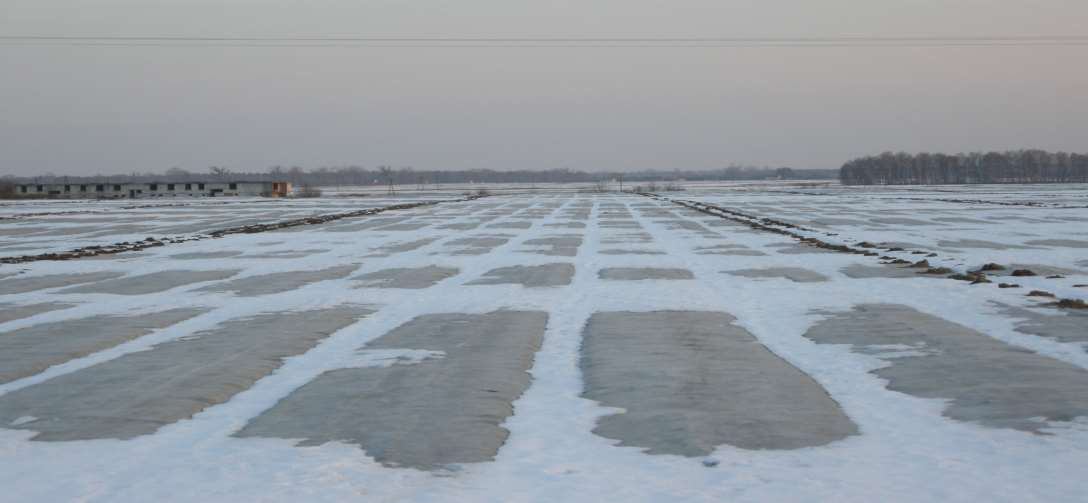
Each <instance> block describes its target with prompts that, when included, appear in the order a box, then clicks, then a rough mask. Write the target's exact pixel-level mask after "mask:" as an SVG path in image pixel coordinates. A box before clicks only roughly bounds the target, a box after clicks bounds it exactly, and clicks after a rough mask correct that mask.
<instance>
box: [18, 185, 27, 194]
mask: <svg viewBox="0 0 1088 503" xmlns="http://www.w3.org/2000/svg"><path fill="white" fill-rule="evenodd" d="M19 192H22V193H23V194H26V185H20V186H19Z"/></svg>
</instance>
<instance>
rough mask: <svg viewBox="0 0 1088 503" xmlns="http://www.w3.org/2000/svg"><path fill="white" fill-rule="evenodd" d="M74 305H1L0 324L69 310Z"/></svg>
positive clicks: (53, 303) (51, 303)
mask: <svg viewBox="0 0 1088 503" xmlns="http://www.w3.org/2000/svg"><path fill="white" fill-rule="evenodd" d="M74 305H75V304H64V303H61V302H44V303H41V304H30V305H26V306H21V305H17V304H7V303H0V323H7V322H9V321H12V320H19V319H23V318H29V317H31V316H35V315H38V314H42V313H48V312H49V311H56V310H59V309H65V308H69V307H72V306H74Z"/></svg>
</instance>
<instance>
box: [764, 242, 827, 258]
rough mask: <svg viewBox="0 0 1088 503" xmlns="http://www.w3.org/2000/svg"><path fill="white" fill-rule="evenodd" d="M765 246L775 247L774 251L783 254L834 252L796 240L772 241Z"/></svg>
mask: <svg viewBox="0 0 1088 503" xmlns="http://www.w3.org/2000/svg"><path fill="white" fill-rule="evenodd" d="M766 247H767V248H775V251H777V252H778V253H781V254H783V255H806V254H809V253H834V252H832V251H831V250H827V249H824V248H819V247H816V246H812V245H807V244H802V243H798V242H788V243H772V244H769V245H766Z"/></svg>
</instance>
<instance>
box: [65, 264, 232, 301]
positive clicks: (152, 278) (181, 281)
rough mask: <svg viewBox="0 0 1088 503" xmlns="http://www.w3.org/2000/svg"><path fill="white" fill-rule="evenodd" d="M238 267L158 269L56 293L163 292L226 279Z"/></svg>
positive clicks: (143, 293)
mask: <svg viewBox="0 0 1088 503" xmlns="http://www.w3.org/2000/svg"><path fill="white" fill-rule="evenodd" d="M238 271H239V270H238V269H226V270H219V271H159V272H153V273H149V274H141V275H138V276H127V277H124V278H117V279H111V280H106V281H102V282H98V283H91V284H89V285H80V286H76V287H72V288H66V289H64V290H60V291H58V292H56V293H65V294H67V293H110V294H115V295H145V294H149V293H156V292H163V291H166V290H169V289H171V288H176V287H179V286H183V285H190V284H193V283H202V282H205V281H216V280H221V279H227V278H229V277H231V276H234V275H235V274H238Z"/></svg>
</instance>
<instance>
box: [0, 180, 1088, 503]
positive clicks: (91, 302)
mask: <svg viewBox="0 0 1088 503" xmlns="http://www.w3.org/2000/svg"><path fill="white" fill-rule="evenodd" d="M1086 196H1088V192H1086V190H1085V189H1084V188H1083V187H1077V186H1017V187H996V186H984V187H969V188H951V187H947V188H929V189H921V188H918V187H914V188H894V189H888V188H842V187H835V186H832V187H809V188H805V187H800V186H792V185H789V184H736V185H733V186H712V185H689V186H688V190H687V191H684V192H674V193H662V194H660V195H659V196H658V197H646V196H639V195H633V194H619V193H609V194H589V193H582V194H578V193H569V192H568V193H548V192H547V191H541V192H539V193H527V194H504V195H497V196H494V197H486V198H482V199H477V200H471V201H457V202H445V203H441V204H435V205H429V206H422V207H417V208H411V209H400V210H391V211H386V212H382V213H380V214H375V215H370V216H360V217H352V218H342V219H338V220H333V221H330V222H327V223H322V224H315V225H299V226H294V227H289V228H284V229H274V230H269V231H266V232H254V233H237V234H230V235H226V236H223V237H221V238H207V237H205V235H206V234H207V233H209V232H211V231H214V230H217V229H223V228H237V227H241V226H245V225H252V224H263V223H274V222H279V221H286V220H292V219H298V218H305V217H313V216H319V215H332V214H339V213H344V212H349V211H356V210H360V209H364V208H380V207H386V206H390V205H393V204H403V203H410V202H418V201H424V200H429V199H455V198H459V197H461V196H460V194H454V193H445V194H443V193H437V192H436V193H434V194H431V195H428V196H422V197H416V196H403V197H397V198H385V197H382V196H375V197H365V198H322V199H312V200H281V201H275V200H246V199H233V200H198V201H186V200H177V201H164V202H161V203H158V202H156V203H158V204H156V203H150V202H149V203H144V202H143V201H137V202H135V203H133V202H124V203H122V202H110V203H94V202H57V201H51V202H48V201H47V202H33V203H21V204H16V203H10V202H9V203H5V204H4V205H0V218H3V219H0V258H5V257H16V256H33V255H37V254H41V253H57V252H63V251H66V250H71V249H74V248H80V247H87V246H104V245H110V244H114V243H118V242H124V241H137V240H143V239H146V238H148V237H151V238H155V239H165V238H168V237H187V238H192V239H193V240H191V241H186V242H167V243H166V244H164V245H162V246H156V247H152V248H146V249H142V250H140V251H136V252H127V253H118V254H111V255H101V256H96V257H91V258H84V259H78V260H65V261H49V260H30V261H27V262H24V263H19V264H5V265H0V466H2V467H3V469H0V487H4V490H3V491H0V500H3V501H12V502H16V501H18V502H23V501H77V500H78V501H132V502H146V501H224V502H226V501H231V502H233V501H344V500H361V501H442V502H445V501H503V502H505V501H542V502H543V501H547V502H551V501H708V502H710V501H715V502H717V501H814V500H822V501H830V500H835V501H865V502H869V501H935V500H937V501H969V502H972V503H977V502H978V501H1016V502H1022V501H1084V500H1085V494H1088V482H1086V481H1085V479H1084V477H1083V476H1082V474H1081V472H1082V471H1083V466H1084V465H1085V463H1086V462H1088V351H1086V346H1085V343H1088V310H1083V309H1065V308H1059V307H1057V306H1056V303H1057V302H1058V301H1059V300H1062V299H1066V301H1067V302H1070V303H1071V302H1074V301H1076V300H1077V299H1086V298H1088V286H1086V285H1088V272H1086V271H1088V197H1086ZM196 238H200V239H196ZM816 240H818V244H820V246H814V245H813V244H814V243H816V242H817V241H816ZM836 250H838V251H836ZM921 260H925V261H926V263H925V264H924V265H923V264H917V265H916V266H914V267H911V265H912V264H914V263H916V262H918V261H921ZM985 264H997V265H999V266H1000V267H994V266H991V267H989V268H988V269H990V270H988V271H987V272H986V273H985V277H983V276H979V275H971V274H968V273H970V272H971V271H974V270H977V269H979V268H980V267H981V266H983V265H985ZM942 268H945V269H942ZM955 274H961V275H965V277H966V279H967V280H966V281H965V280H962V279H964V278H961V280H957V279H952V278H949V277H948V276H950V275H955ZM1014 274H1015V275H1014ZM980 279H985V281H989V282H983V281H979V280H980ZM1001 285H1004V287H1002V286H1001ZM1033 291H1039V292H1045V293H1048V294H1050V295H1053V297H1050V296H1040V295H1039V294H1036V295H1034V296H1029V295H1028V294H1029V293H1030V292H1033Z"/></svg>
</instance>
